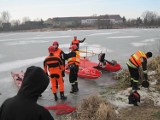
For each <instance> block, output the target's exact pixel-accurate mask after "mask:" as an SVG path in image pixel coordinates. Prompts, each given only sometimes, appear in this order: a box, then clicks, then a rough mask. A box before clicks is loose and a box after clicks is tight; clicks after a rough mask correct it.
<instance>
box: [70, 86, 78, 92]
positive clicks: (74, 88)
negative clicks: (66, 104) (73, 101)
mask: <svg viewBox="0 0 160 120" xmlns="http://www.w3.org/2000/svg"><path fill="white" fill-rule="evenodd" d="M74 92H77V91H76V85H75V84H73V85H72V89H71V91H70V93H74Z"/></svg>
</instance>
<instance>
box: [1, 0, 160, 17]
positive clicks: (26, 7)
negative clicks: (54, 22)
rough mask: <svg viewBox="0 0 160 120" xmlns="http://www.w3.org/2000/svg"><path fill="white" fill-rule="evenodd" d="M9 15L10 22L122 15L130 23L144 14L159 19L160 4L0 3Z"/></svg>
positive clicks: (86, 0) (92, 0) (147, 0)
mask: <svg viewBox="0 0 160 120" xmlns="http://www.w3.org/2000/svg"><path fill="white" fill-rule="evenodd" d="M2 11H8V12H9V13H10V16H11V20H22V19H23V18H24V17H29V18H30V20H36V19H43V20H47V19H48V18H54V17H74V16H91V15H104V14H109V15H111V14H119V15H120V16H121V17H123V16H125V17H126V18H127V19H132V18H137V17H141V15H142V13H143V12H145V11H154V12H156V13H157V14H158V15H160V0H0V13H1V12H2Z"/></svg>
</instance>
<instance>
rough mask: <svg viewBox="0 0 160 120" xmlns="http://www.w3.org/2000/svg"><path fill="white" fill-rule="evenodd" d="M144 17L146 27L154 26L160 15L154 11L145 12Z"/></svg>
mask: <svg viewBox="0 0 160 120" xmlns="http://www.w3.org/2000/svg"><path fill="white" fill-rule="evenodd" d="M142 17H143V19H144V24H145V25H154V24H155V23H156V19H157V17H158V14H157V13H156V12H153V11H145V12H143V13H142Z"/></svg>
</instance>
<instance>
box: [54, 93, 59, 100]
mask: <svg viewBox="0 0 160 120" xmlns="http://www.w3.org/2000/svg"><path fill="white" fill-rule="evenodd" d="M54 100H55V101H57V100H58V97H57V93H54Z"/></svg>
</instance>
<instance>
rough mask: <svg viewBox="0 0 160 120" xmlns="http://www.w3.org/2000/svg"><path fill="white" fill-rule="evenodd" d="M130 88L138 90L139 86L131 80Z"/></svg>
mask: <svg viewBox="0 0 160 120" xmlns="http://www.w3.org/2000/svg"><path fill="white" fill-rule="evenodd" d="M132 90H140V88H139V87H138V83H137V82H133V83H132Z"/></svg>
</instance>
